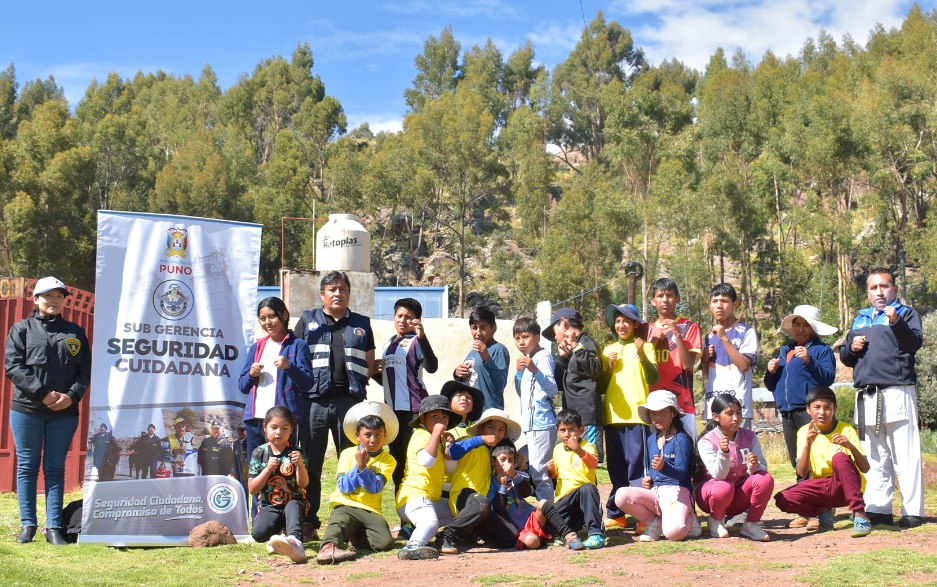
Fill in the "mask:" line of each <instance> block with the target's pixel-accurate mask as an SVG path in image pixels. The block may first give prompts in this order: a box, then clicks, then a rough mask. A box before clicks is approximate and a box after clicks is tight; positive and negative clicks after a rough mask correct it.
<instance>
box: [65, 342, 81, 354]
mask: <svg viewBox="0 0 937 587" xmlns="http://www.w3.org/2000/svg"><path fill="white" fill-rule="evenodd" d="M65 350H67V351H68V354H70V355H71V356H73V357H77V356H78V353H80V352H81V341H80V340H78V339H77V338H66V339H65Z"/></svg>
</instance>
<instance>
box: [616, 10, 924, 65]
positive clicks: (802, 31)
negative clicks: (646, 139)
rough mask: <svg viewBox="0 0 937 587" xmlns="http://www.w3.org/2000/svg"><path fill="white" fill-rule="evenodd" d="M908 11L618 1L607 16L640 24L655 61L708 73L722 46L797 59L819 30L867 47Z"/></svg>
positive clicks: (639, 34)
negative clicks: (877, 30) (879, 28)
mask: <svg viewBox="0 0 937 587" xmlns="http://www.w3.org/2000/svg"><path fill="white" fill-rule="evenodd" d="M908 7H909V4H908V3H907V2H905V1H901V0H822V1H819V0H812V1H811V0H792V1H789V2H786V3H779V2H768V1H767V0H733V1H730V2H725V1H719V0H692V1H691V0H629V1H617V2H615V3H613V5H612V7H611V9H610V10H609V12H608V13H607V14H606V18H608V19H612V18H614V19H616V20H618V21H619V22H620V23H622V24H623V25H624V26H629V25H628V24H627V23H628V22H629V21H632V22H634V21H635V20H638V21H639V24H637V25H636V26H631V27H630V28H631V29H632V33H633V35H634V37H635V42H636V44H638V45H640V46H642V47H643V48H644V50H645V53H646V54H647V57H648V59H649V61H651V63H655V64H656V63H659V62H661V61H662V60H664V59H671V58H674V57H675V58H677V59H679V60H680V61H683V62H684V63H685V64H687V65H689V66H691V67H695V68H697V69H699V70H703V69H704V68H705V67H706V64H707V63H708V61H709V58H710V57H711V56H712V54H713V53H714V52H715V51H716V49H717V48H718V47H722V48H723V49H725V51H726V53H727V54H728V55H731V54H732V53H734V52H735V50H736V49H737V48H741V49H742V50H743V51H744V52H745V54H746V56H747V57H748V59H749V61H751V62H753V63H757V62H759V61H760V60H761V57H762V56H763V55H764V53H765V52H766V51H768V50H769V49H770V50H771V51H772V52H773V53H775V54H776V55H779V56H781V57H784V56H786V55H793V56H796V55H798V54H799V53H800V50H801V49H802V47H803V44H804V42H805V41H806V40H807V39H808V38H816V36H817V34H818V33H819V31H820V29H823V30H825V31H826V32H827V33H829V34H830V35H832V37H833V38H834V39H836V40H837V41H840V40H841V39H842V37H843V36H844V35H846V34H849V35H851V36H852V37H853V39H854V40H856V41H857V42H859V43H864V41H865V40H866V39H867V37H868V34H869V32H870V31H871V30H872V28H873V27H874V26H875V25H876V23H881V24H883V25H884V26H885V27H886V28H889V27H893V26H897V25H899V24H900V23H901V21H902V20H903V19H904V17H905V16H906V14H907V10H908Z"/></svg>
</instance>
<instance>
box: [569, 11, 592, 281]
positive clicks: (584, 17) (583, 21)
mask: <svg viewBox="0 0 937 587" xmlns="http://www.w3.org/2000/svg"><path fill="white" fill-rule="evenodd" d="M579 14H581V15H582V28H586V27H587V26H589V25H587V24H586V11H585V10H583V8H582V0H579ZM570 299H572V298H570Z"/></svg>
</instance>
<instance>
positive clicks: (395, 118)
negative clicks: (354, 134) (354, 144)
mask: <svg viewBox="0 0 937 587" xmlns="http://www.w3.org/2000/svg"><path fill="white" fill-rule="evenodd" d="M346 115H347V117H348V132H351V131H353V130H354V129H356V128H358V127H359V126H361V125H362V124H364V123H365V122H367V123H368V126H369V127H370V129H371V132H373V133H374V134H378V133H381V132H398V131H400V130H403V116H401V115H399V114H396V113H389V112H379V113H372V114H349V113H347V112H346Z"/></svg>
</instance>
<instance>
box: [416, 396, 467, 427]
mask: <svg viewBox="0 0 937 587" xmlns="http://www.w3.org/2000/svg"><path fill="white" fill-rule="evenodd" d="M435 410H442V411H443V412H446V414H447V415H448V416H449V423H448V424H446V430H449V429H450V428H455V427H456V426H458V425H459V424H460V423H461V422H462V414H459V413H458V412H453V411H452V409H451V408H450V407H449V398H448V397H446V396H444V395H439V394H433V395H428V396H426V397H424V398H423V399H422V400H421V401H420V413H419V414H417V416H416V418H414V419H412V420H410V428H419V427H420V425H421V422H420V418H422V417H423V415H424V414H428V413H429V412H432V411H435Z"/></svg>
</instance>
